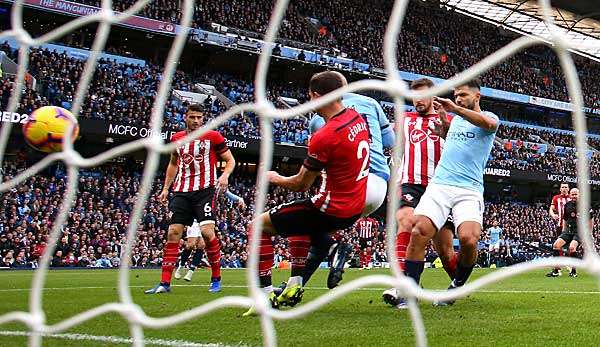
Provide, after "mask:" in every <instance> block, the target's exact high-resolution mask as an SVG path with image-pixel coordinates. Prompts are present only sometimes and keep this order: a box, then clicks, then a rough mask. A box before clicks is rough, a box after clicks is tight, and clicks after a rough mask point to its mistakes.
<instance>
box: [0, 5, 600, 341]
mask: <svg viewBox="0 0 600 347" xmlns="http://www.w3.org/2000/svg"><path fill="white" fill-rule="evenodd" d="M149 2H150V0H140V1H138V2H137V3H135V5H133V6H132V7H131V8H130V9H129V10H127V11H126V12H124V13H120V14H117V13H114V12H113V11H112V10H111V8H112V1H111V0H103V1H102V10H101V11H99V12H98V13H95V14H93V15H90V16H86V17H81V18H77V19H75V20H72V21H71V22H69V23H67V24H65V25H63V26H61V27H59V28H57V29H55V30H53V31H51V32H49V33H47V34H45V35H43V36H41V37H39V38H35V39H34V38H32V37H31V36H30V35H29V34H28V33H27V31H25V30H24V29H23V27H22V23H23V20H22V19H23V18H22V11H23V1H22V0H17V1H15V3H14V6H13V10H12V30H10V31H5V32H2V33H1V34H0V39H1V38H6V37H14V38H15V39H16V40H17V41H18V42H19V44H20V48H19V55H18V59H19V63H20V65H19V69H18V74H17V78H16V82H15V86H14V88H13V94H12V95H11V98H10V100H9V109H8V111H9V112H13V111H14V110H15V109H16V108H17V105H18V103H19V99H20V96H21V93H19V91H20V90H22V88H23V86H24V77H25V73H26V71H27V62H28V60H29V49H30V47H32V46H35V45H39V44H42V43H45V42H49V41H51V40H53V39H56V38H58V37H60V36H62V35H64V34H65V33H68V32H70V31H73V30H75V29H77V28H80V27H82V26H84V25H87V24H89V23H93V22H98V23H99V24H100V25H99V26H98V30H97V34H96V36H95V40H94V44H93V47H92V54H91V55H90V57H89V58H88V60H87V62H86V65H85V69H84V72H83V74H82V76H81V80H80V81H79V84H78V86H79V87H78V89H77V94H76V97H75V99H74V102H73V107H72V112H73V114H75V115H76V116H77V115H78V114H79V112H80V111H81V107H82V103H83V100H84V98H85V96H86V91H87V89H88V86H89V84H90V81H91V78H92V76H93V72H94V69H95V68H96V65H97V60H98V54H99V53H100V52H101V51H102V50H103V49H104V47H105V44H106V41H107V38H108V34H109V32H110V29H111V25H113V24H114V23H118V22H121V21H123V20H124V19H126V18H128V17H129V16H132V15H134V14H135V13H137V12H139V11H140V10H141V9H143V8H144V6H146V5H147V4H148V3H149ZM539 3H540V4H541V5H542V6H543V8H544V10H545V22H546V25H547V26H548V27H549V28H550V31H551V32H552V37H551V40H550V41H551V42H552V43H553V46H552V48H553V49H554V50H555V51H556V54H557V55H558V58H559V60H560V64H561V67H562V69H563V70H564V74H565V77H566V81H567V87H568V91H569V97H570V99H571V102H572V103H573V106H574V110H575V111H573V123H574V127H575V130H576V133H577V136H576V145H577V151H578V152H579V153H585V152H586V150H587V143H586V136H585V134H586V133H587V129H586V123H585V118H584V114H583V97H582V92H581V85H580V82H579V79H578V76H577V71H576V68H575V65H574V63H573V61H572V58H571V55H570V53H569V49H573V48H575V47H571V43H570V42H569V41H568V40H567V38H566V36H565V35H564V33H563V32H562V31H561V30H559V29H557V28H556V27H555V26H554V25H553V23H552V21H551V16H550V11H551V8H550V3H549V1H548V0H540V1H539ZM182 5H183V6H182V8H183V16H182V21H181V23H180V25H181V26H182V28H188V27H189V24H190V22H191V19H192V15H193V9H194V1H193V0H183V4H182ZM287 5H288V1H286V0H279V1H277V2H276V5H275V8H274V10H273V13H272V15H271V19H270V23H269V27H268V30H267V33H266V35H265V39H264V40H265V41H266V43H267V44H266V45H265V48H264V50H263V51H262V52H261V55H260V57H259V61H258V66H257V68H256V80H255V86H256V88H255V100H256V101H255V102H254V103H252V104H241V105H237V106H235V107H233V108H231V109H229V110H228V111H227V112H225V113H223V114H222V115H220V116H219V117H217V118H216V119H214V120H213V121H211V122H210V123H209V124H206V125H205V126H204V127H202V128H201V129H198V130H196V131H194V132H193V133H191V134H189V135H188V136H187V137H186V139H185V140H186V141H185V142H189V141H191V139H192V138H194V137H197V136H198V135H200V134H202V133H203V132H205V131H207V130H209V129H214V128H216V127H217V126H218V125H219V124H221V123H223V122H224V121H226V120H227V119H228V118H230V117H233V116H234V115H236V114H240V113H241V112H244V111H252V112H255V113H256V114H258V115H260V130H261V138H262V141H261V148H260V160H261V161H260V163H261V165H259V172H258V179H257V191H256V209H255V212H254V215H255V216H258V215H259V214H260V213H262V211H263V210H264V207H265V197H266V192H267V188H268V187H267V180H266V176H265V172H266V171H267V170H269V169H270V167H271V162H272V155H271V154H272V149H273V140H272V129H271V120H272V119H274V118H291V117H294V116H297V115H300V114H305V113H307V112H309V111H310V110H312V109H314V108H315V107H316V106H317V105H323V104H325V103H328V102H331V101H333V100H334V99H336V98H339V97H341V96H342V94H344V93H347V92H352V91H360V90H379V91H385V92H386V93H388V94H389V95H391V96H392V97H393V98H394V102H395V106H396V108H395V119H396V125H397V129H400V131H399V134H402V133H403V132H402V131H401V130H402V129H401V127H402V124H403V122H402V121H401V119H402V117H403V113H404V106H405V103H404V102H405V99H412V98H413V97H414V96H416V95H417V94H415V93H414V92H412V91H409V90H408V88H407V85H406V83H405V82H404V81H402V80H401V79H400V77H399V76H400V74H399V71H398V68H397V61H396V49H397V46H398V44H397V38H398V34H399V32H400V30H401V24H402V20H403V18H404V14H405V11H406V8H407V5H408V0H397V1H396V2H395V4H394V7H393V10H392V14H391V17H390V20H389V25H388V27H387V31H386V34H385V41H384V62H385V69H386V71H387V73H388V74H387V79H386V80H385V81H380V80H362V81H358V82H354V83H351V84H350V85H348V86H346V87H344V88H341V89H339V90H337V91H335V92H333V93H331V94H329V95H326V96H324V97H322V98H319V99H318V100H316V101H312V102H309V103H306V104H302V105H299V106H297V107H293V108H290V109H283V110H281V109H275V108H274V106H273V104H272V103H271V102H270V101H268V100H267V93H266V78H267V71H268V68H269V62H270V58H271V49H272V46H271V45H270V43H272V42H273V41H274V39H275V37H276V35H277V32H278V28H279V26H280V23H281V21H282V19H283V16H284V14H285V11H286V8H287ZM186 37H187V35H186V30H182V31H181V32H180V33H179V34H178V35H177V37H176V38H175V40H174V42H173V44H172V47H171V49H170V52H169V55H168V58H167V60H166V63H165V66H164V75H163V77H164V78H163V79H162V80H161V83H160V86H159V89H158V94H157V96H156V99H155V102H154V105H153V108H152V113H151V126H152V134H153V135H152V136H151V137H148V138H145V139H140V140H137V141H133V142H130V143H127V144H124V145H121V146H118V147H115V148H113V149H111V150H109V151H106V152H104V153H102V154H99V155H97V156H95V157H92V158H83V157H82V156H81V155H80V154H79V153H78V152H76V151H75V150H74V149H73V146H72V145H71V144H70V139H69V138H67V139H66V140H65V144H66V145H65V148H64V150H63V151H62V152H60V153H54V154H51V155H48V156H47V157H46V158H44V159H43V160H41V161H40V162H38V163H37V164H35V165H34V166H32V167H31V168H29V169H27V170H26V171H24V172H22V173H21V174H19V175H18V176H16V177H14V178H13V179H11V180H10V181H6V182H3V183H1V184H0V192H5V191H7V190H10V189H12V188H13V187H15V186H17V185H18V184H19V183H21V182H23V181H25V180H26V179H27V178H28V177H31V176H32V175H35V174H36V173H38V172H39V171H41V170H42V169H43V168H45V167H46V166H48V165H50V164H51V163H52V162H54V161H62V162H64V163H65V165H66V166H67V167H68V170H67V173H68V184H67V189H66V192H65V194H64V199H63V202H62V205H61V208H60V213H59V215H58V217H57V219H56V221H55V222H54V226H53V229H52V231H51V234H50V237H49V240H48V244H47V249H53V248H54V247H55V245H56V243H57V239H58V237H59V235H60V233H61V225H63V224H64V223H65V221H66V218H67V215H68V211H69V210H70V208H71V206H72V202H73V201H74V198H75V194H76V190H77V185H78V171H79V169H80V168H86V167H92V166H96V165H99V164H101V163H103V162H105V161H107V160H109V159H111V158H115V157H118V156H120V155H123V154H125V153H128V152H131V151H134V150H138V149H142V148H146V149H147V150H148V155H147V158H146V161H145V168H144V174H143V179H142V183H141V186H140V190H139V192H138V198H137V199H136V205H135V208H134V211H133V213H132V215H131V221H130V225H129V228H128V231H127V242H126V245H125V247H124V248H123V252H122V258H121V265H120V270H119V271H120V273H119V283H118V293H119V302H115V303H108V304H104V305H101V306H98V307H95V308H93V309H91V310H88V311H85V312H82V313H80V314H78V315H75V316H73V317H71V318H68V319H66V320H63V321H61V322H59V323H56V324H53V325H48V324H47V322H46V316H45V313H44V310H43V308H42V291H43V288H44V283H45V280H46V274H47V270H48V266H49V262H50V260H51V259H50V258H51V253H50V252H44V254H43V256H42V258H41V260H40V262H39V269H38V270H37V271H36V272H35V274H34V277H33V283H32V287H31V295H30V299H29V311H28V312H10V313H7V314H4V315H2V316H0V324H5V323H8V322H22V323H24V324H25V325H27V326H28V327H29V329H30V334H28V336H29V345H30V346H34V347H37V346H41V344H42V338H43V336H44V335H47V336H52V334H56V333H60V332H63V331H66V330H68V329H70V328H72V327H74V326H77V325H80V324H82V323H84V322H86V321H88V320H90V319H93V318H94V317H97V316H99V315H103V314H106V313H110V312H116V313H119V314H120V315H121V316H123V318H125V319H126V320H127V322H128V324H129V328H130V333H131V337H132V339H131V342H132V344H133V345H134V346H143V345H144V344H145V342H146V341H145V340H144V332H143V328H145V327H149V328H163V327H168V326H172V325H175V324H179V323H182V322H185V321H187V320H190V319H192V318H194V317H198V316H201V315H204V314H207V313H208V312H210V311H213V310H216V309H219V308H223V307H226V306H238V307H249V306H251V305H256V307H257V311H258V313H259V314H260V319H261V326H262V332H263V337H264V345H266V346H275V345H276V344H277V339H276V332H275V329H274V326H273V320H275V319H278V320H285V319H294V318H298V317H301V316H304V315H306V314H308V313H310V312H313V311H315V310H317V309H319V308H320V307H322V306H323V305H325V304H326V303H329V302H331V301H333V300H336V299H337V298H340V297H342V296H344V295H346V294H348V293H350V292H352V291H354V290H356V289H357V288H360V287H364V286H368V285H376V284H379V285H386V286H395V287H397V288H398V289H399V290H401V292H402V293H403V295H404V296H405V297H407V298H408V299H409V310H410V315H411V318H412V321H413V327H414V330H415V338H416V344H417V345H418V346H426V345H427V338H426V333H425V327H424V324H423V320H422V318H421V314H420V311H419V308H418V306H417V304H416V299H423V300H428V301H433V300H447V299H456V298H460V297H464V296H466V295H468V294H470V293H472V292H474V291H476V290H477V289H479V288H481V287H483V286H486V285H489V284H491V283H494V282H498V281H500V280H502V279H505V278H508V277H511V276H515V275H517V274H520V273H523V272H526V271H531V270H533V269H537V268H543V267H549V266H555V265H556V266H576V267H579V268H583V269H586V270H587V271H588V272H590V273H592V274H594V275H596V276H598V277H600V259H599V257H598V254H597V253H596V252H595V250H594V247H593V242H592V237H591V233H590V229H589V226H588V225H587V223H584V222H583V221H587V220H589V204H590V202H589V198H590V189H589V185H588V184H587V182H588V178H589V174H588V173H589V171H588V160H587V157H586V156H580V157H579V160H578V161H577V172H578V177H579V180H578V186H579V189H580V197H581V198H580V199H579V200H578V209H579V212H580V216H582V218H580V219H579V233H580V238H581V240H582V244H583V247H584V251H585V256H584V258H583V259H582V260H578V259H573V258H563V257H561V258H547V259H544V260H538V261H534V262H528V263H521V264H518V265H514V266H511V267H507V268H503V269H501V270H498V271H494V272H492V273H490V274H489V275H486V276H484V277H481V278H479V279H477V280H475V281H473V282H471V283H469V284H467V285H465V286H464V287H462V288H459V289H456V290H453V291H451V292H443V293H440V292H433V291H430V290H424V289H421V288H420V287H418V286H417V285H415V283H414V282H413V281H411V280H409V279H407V278H406V277H404V276H403V275H402V273H401V272H400V270H399V268H398V265H397V262H396V259H395V254H396V253H395V240H394V238H395V228H396V225H395V220H394V211H395V210H396V208H397V205H398V198H397V197H398V194H397V190H398V187H397V186H396V185H394V184H392V185H391V187H390V196H391V197H392V198H393V199H390V201H391V203H389V206H388V220H387V237H388V239H387V245H388V254H389V258H390V259H391V264H392V272H393V276H386V275H372V276H365V277H362V278H359V279H356V280H354V281H351V282H349V283H346V284H344V285H342V286H340V287H338V288H335V289H334V290H331V291H329V292H328V293H326V294H324V295H322V296H320V297H319V298H317V299H316V300H313V301H311V302H309V303H307V304H305V305H302V306H300V307H298V308H295V309H292V310H289V311H277V310H273V309H271V308H270V306H269V305H268V303H267V299H266V297H265V295H264V294H263V292H262V291H261V290H259V288H258V281H257V276H256V273H257V267H258V242H259V236H260V232H259V230H260V226H259V225H254V226H253V228H254V230H256V231H257V232H256V233H255V235H253V238H252V239H251V241H250V252H249V255H250V257H249V261H248V264H249V270H248V271H247V280H248V285H249V289H250V296H249V297H241V296H226V297H222V298H219V299H216V300H213V301H211V302H209V303H206V304H204V305H201V306H198V307H195V308H193V309H191V310H188V311H185V312H182V313H179V314H176V315H173V316H168V317H164V318H153V317H150V316H148V315H146V313H145V312H144V311H143V310H142V309H141V308H140V307H139V306H138V305H136V304H135V302H134V301H133V299H132V296H131V292H130V287H129V265H130V258H131V257H130V256H131V250H132V247H133V243H134V240H135V239H136V232H137V227H136V226H137V225H138V222H139V221H140V218H141V216H142V211H143V208H144V205H145V203H146V201H147V199H148V196H149V194H150V190H151V184H152V181H153V179H154V177H155V173H156V171H157V167H158V161H159V156H160V154H161V153H169V152H171V151H173V150H174V149H175V144H163V143H162V140H161V138H160V131H159V130H160V126H161V124H162V120H163V112H164V106H165V102H166V101H167V96H168V94H169V91H170V88H171V82H172V79H173V75H174V72H175V68H176V65H177V62H178V60H179V57H180V55H181V52H182V50H183V47H184V44H185V42H186ZM538 44H544V43H543V42H541V41H539V40H537V39H535V38H532V37H521V38H519V39H517V40H515V41H513V42H512V43H510V44H509V45H507V46H506V47H504V48H502V49H500V50H498V51H497V52H495V53H494V54H492V55H490V56H489V57H487V58H485V59H484V60H482V61H481V62H479V63H478V64H476V65H474V66H472V67H471V68H469V69H468V70H466V71H463V72H461V73H459V74H458V75H456V76H454V77H453V78H451V79H450V80H448V81H446V82H444V83H443V84H440V85H438V86H436V87H435V88H432V89H430V90H428V91H427V93H426V95H425V96H432V95H439V94H441V93H444V92H447V91H449V90H450V89H451V88H453V87H455V86H457V85H459V84H462V83H465V82H467V81H469V80H471V79H473V78H475V77H477V76H478V75H480V74H482V73H483V72H485V71H487V70H489V69H490V68H492V67H494V66H496V65H498V64H500V63H501V62H502V61H504V60H505V59H507V58H509V57H510V56H512V55H515V54H516V53H517V52H518V51H520V50H523V49H525V48H527V47H529V46H533V45H538ZM578 48H581V47H578ZM10 129H11V123H4V124H3V126H2V130H1V132H0V161H2V159H3V158H4V153H5V149H6V144H7V141H8V137H9V134H10ZM70 134H71V132H70V131H68V132H67V137H70ZM403 141H404V139H402V137H401V136H397V140H396V145H395V150H394V158H400V157H401V155H402V153H401V151H402V149H403V146H400V143H402V142H403ZM398 162H399V160H394V163H398ZM392 172H393V176H395V175H396V173H397V170H392ZM391 182H396V177H392V179H391ZM127 341H128V342H129V340H127Z"/></svg>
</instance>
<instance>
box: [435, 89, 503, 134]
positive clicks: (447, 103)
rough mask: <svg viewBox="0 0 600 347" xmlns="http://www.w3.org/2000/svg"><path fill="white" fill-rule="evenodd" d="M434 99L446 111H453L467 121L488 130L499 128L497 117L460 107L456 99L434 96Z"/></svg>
mask: <svg viewBox="0 0 600 347" xmlns="http://www.w3.org/2000/svg"><path fill="white" fill-rule="evenodd" d="M434 101H436V102H438V103H439V104H440V105H442V107H443V108H444V109H445V110H446V112H453V113H456V114H458V115H459V116H461V117H463V118H464V119H465V120H467V122H469V123H471V124H473V125H475V126H478V127H480V128H482V129H484V130H486V131H489V132H494V131H496V129H498V125H499V122H498V120H497V119H495V118H492V117H489V116H487V115H485V114H483V113H482V112H478V111H473V110H469V109H467V108H464V107H460V106H458V105H457V104H455V103H454V101H452V100H450V99H445V98H439V97H437V96H436V97H434Z"/></svg>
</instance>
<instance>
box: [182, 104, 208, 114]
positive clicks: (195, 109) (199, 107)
mask: <svg viewBox="0 0 600 347" xmlns="http://www.w3.org/2000/svg"><path fill="white" fill-rule="evenodd" d="M188 112H200V113H204V106H202V105H201V104H191V105H190V106H189V107H188V109H187V111H186V112H185V113H188Z"/></svg>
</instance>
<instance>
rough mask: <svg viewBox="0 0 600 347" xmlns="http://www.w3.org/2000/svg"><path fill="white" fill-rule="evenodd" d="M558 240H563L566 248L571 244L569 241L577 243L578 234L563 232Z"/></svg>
mask: <svg viewBox="0 0 600 347" xmlns="http://www.w3.org/2000/svg"><path fill="white" fill-rule="evenodd" d="M558 238H559V239H563V240H565V242H566V244H565V246H568V245H569V244H570V243H571V241H577V242H579V234H577V233H572V232H563V233H562V234H560V236H559V237H558Z"/></svg>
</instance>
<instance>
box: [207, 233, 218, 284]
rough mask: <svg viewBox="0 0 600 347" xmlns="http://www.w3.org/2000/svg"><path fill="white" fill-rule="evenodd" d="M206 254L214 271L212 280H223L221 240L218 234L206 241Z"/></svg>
mask: <svg viewBox="0 0 600 347" xmlns="http://www.w3.org/2000/svg"><path fill="white" fill-rule="evenodd" d="M206 255H207V256H208V262H209V263H210V268H211V271H212V275H211V280H221V242H220V241H219V238H218V237H217V236H215V237H214V238H213V239H212V240H209V241H208V242H207V243H206Z"/></svg>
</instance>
